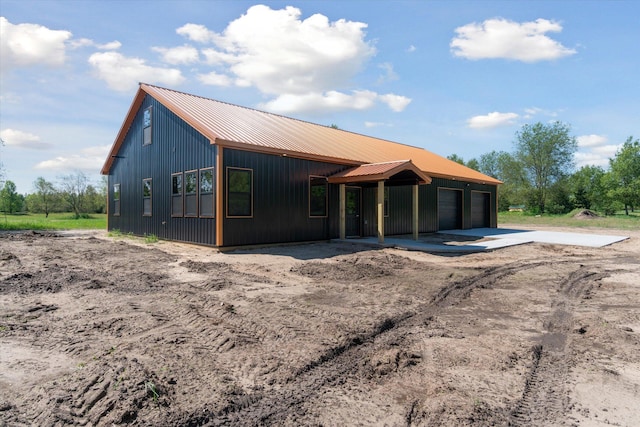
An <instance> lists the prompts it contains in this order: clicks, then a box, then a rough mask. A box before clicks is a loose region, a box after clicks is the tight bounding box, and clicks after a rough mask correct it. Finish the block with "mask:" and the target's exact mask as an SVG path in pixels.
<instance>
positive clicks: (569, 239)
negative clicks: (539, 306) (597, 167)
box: [440, 228, 629, 248]
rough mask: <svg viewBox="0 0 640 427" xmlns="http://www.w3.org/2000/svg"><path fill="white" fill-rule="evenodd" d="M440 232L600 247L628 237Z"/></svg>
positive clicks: (486, 230)
mask: <svg viewBox="0 0 640 427" xmlns="http://www.w3.org/2000/svg"><path fill="white" fill-rule="evenodd" d="M440 233H441V234H453V235H456V236H468V237H482V238H490V239H510V240H523V241H529V242H538V243H551V244H556V245H575V246H589V247H593V248H600V247H603V246H607V245H610V244H612V243H616V242H620V241H622V240H625V239H628V238H629V237H627V236H612V235H603V234H591V233H567V232H559V231H540V230H535V231H532V230H518V229H509V228H472V229H469V230H446V231H441V232H440Z"/></svg>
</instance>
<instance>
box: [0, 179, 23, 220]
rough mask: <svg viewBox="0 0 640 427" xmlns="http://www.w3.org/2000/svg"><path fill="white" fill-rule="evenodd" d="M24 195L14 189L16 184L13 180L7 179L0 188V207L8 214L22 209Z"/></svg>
mask: <svg viewBox="0 0 640 427" xmlns="http://www.w3.org/2000/svg"><path fill="white" fill-rule="evenodd" d="M23 203H24V197H22V196H21V195H20V194H18V192H17V191H16V184H15V183H14V182H13V181H7V182H5V183H4V185H3V186H2V190H0V208H1V209H2V210H3V211H4V212H5V213H8V214H12V213H15V212H19V211H21V210H22V205H23Z"/></svg>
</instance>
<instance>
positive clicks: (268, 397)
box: [179, 261, 551, 426]
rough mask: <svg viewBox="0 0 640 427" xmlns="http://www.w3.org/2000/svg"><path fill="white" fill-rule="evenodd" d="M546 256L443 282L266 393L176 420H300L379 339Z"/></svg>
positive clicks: (357, 367) (355, 373) (355, 372)
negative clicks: (426, 299) (414, 305)
mask: <svg viewBox="0 0 640 427" xmlns="http://www.w3.org/2000/svg"><path fill="white" fill-rule="evenodd" d="M550 263H551V262H549V261H534V262H530V263H528V264H525V265H523V264H522V263H520V262H517V263H512V264H508V265H505V266H500V267H496V268H489V269H486V270H484V271H482V272H481V274H479V275H476V276H471V277H467V278H465V279H463V280H461V281H457V282H454V283H451V284H449V285H446V286H445V287H443V288H442V289H441V290H440V291H439V292H438V293H437V294H436V295H435V296H434V298H433V300H432V301H431V302H430V303H428V304H424V305H422V306H420V307H418V309H416V310H411V311H405V312H402V313H398V314H396V315H394V316H388V317H385V318H383V319H381V320H380V321H379V322H378V323H377V324H376V325H375V326H374V327H373V328H371V329H370V330H369V331H367V332H364V333H360V334H354V335H353V336H352V337H350V338H349V339H347V340H345V341H344V342H343V343H342V344H340V345H337V346H334V347H331V348H329V349H328V350H326V351H325V352H323V353H322V354H320V356H319V357H317V358H316V359H315V360H313V361H311V362H310V363H308V364H306V365H305V366H304V367H303V368H301V369H299V370H297V371H295V372H293V373H292V375H291V377H290V378H289V379H288V380H287V381H286V382H285V383H284V384H282V386H281V387H280V388H278V389H275V390H271V391H269V393H265V392H256V393H252V394H245V395H242V396H239V397H238V398H235V399H233V400H231V401H229V403H228V405H226V406H225V407H224V408H222V409H221V410H220V411H218V412H217V413H212V412H210V411H207V410H199V411H194V412H192V413H191V414H188V415H186V416H185V415H184V414H183V415H181V416H180V417H179V420H180V422H181V423H182V424H183V425H188V426H196V425H197V426H218V425H240V426H242V425H282V424H287V423H291V422H293V423H294V424H295V423H301V422H303V421H302V420H304V417H305V416H307V415H308V413H307V408H306V403H308V402H309V401H310V400H312V399H313V398H314V397H316V396H318V395H319V394H321V393H322V391H323V390H326V388H330V387H332V386H337V385H339V384H343V383H344V382H345V381H346V380H348V379H349V378H357V377H360V376H362V370H363V369H366V367H365V366H364V365H365V363H364V361H365V360H367V356H368V354H370V353H371V352H372V348H373V347H374V346H375V345H376V342H375V341H376V340H377V338H379V337H381V336H382V335H385V334H388V333H390V332H397V331H398V330H399V329H400V328H404V327H413V326H415V325H421V326H422V327H425V326H428V324H429V323H430V322H431V321H432V319H433V318H434V316H435V315H436V314H438V312H439V311H441V310H443V309H445V308H446V307H449V306H452V305H455V304H458V303H459V302H461V301H462V300H464V299H466V298H468V297H469V296H470V295H471V293H472V292H473V290H474V289H485V288H490V287H491V286H493V285H494V284H496V283H497V282H498V281H499V280H501V279H503V278H505V277H507V276H510V275H514V274H516V273H518V272H521V271H524V270H528V269H532V268H536V267H539V266H542V265H548V264H550ZM412 405H413V408H408V410H407V414H409V415H407V421H408V422H410V421H411V420H413V418H414V415H415V414H414V412H415V407H416V403H415V402H414V403H412Z"/></svg>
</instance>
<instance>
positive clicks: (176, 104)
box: [102, 83, 500, 184]
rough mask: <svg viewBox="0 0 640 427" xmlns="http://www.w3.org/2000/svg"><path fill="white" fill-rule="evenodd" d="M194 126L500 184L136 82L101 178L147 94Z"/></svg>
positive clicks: (221, 137)
mask: <svg viewBox="0 0 640 427" xmlns="http://www.w3.org/2000/svg"><path fill="white" fill-rule="evenodd" d="M147 94H148V95H150V96H152V97H153V98H154V99H156V100H157V101H158V102H160V103H161V104H163V105H164V106H165V107H166V108H168V109H169V110H171V111H172V112H173V113H174V114H176V115H177V116H178V117H180V118H181V119H183V120H184V121H185V122H187V123H188V124H189V125H191V126H192V127H194V128H195V129H196V130H198V131H199V132H200V133H202V134H203V135H204V136H205V137H207V138H209V139H210V141H211V143H212V144H218V145H220V146H223V147H229V148H237V149H243V150H250V151H258V152H264V153H271V154H279V155H288V156H291V157H300V158H306V159H312V160H319V161H329V162H337V163H342V164H347V165H349V164H350V165H354V166H356V165H361V164H367V163H384V162H390V161H398V159H410V160H411V162H412V164H413V165H415V166H416V167H417V168H418V169H420V170H421V171H423V172H424V173H426V174H427V175H429V176H437V177H441V178H449V179H458V180H464V181H472V182H479V183H487V184H500V181H498V180H497V179H495V178H492V177H490V176H487V175H484V174H482V173H480V172H477V171H475V170H473V169H470V168H467V167H466V166H463V165H461V164H459V163H456V162H454V161H451V160H448V159H446V158H444V157H441V156H438V155H437V154H434V153H432V152H430V151H427V150H425V149H422V148H418V147H412V146H409V145H404V144H400V143H397V142H393V141H388V140H384V139H379V138H374V137H371V136H366V135H361V134H357V133H353V132H348V131H344V130H341V129H335V128H332V127H329V126H323V125H318V124H314V123H310V122H305V121H302V120H297V119H293V118H289V117H285V116H281V115H277V114H272V113H267V112H264V111H259V110H254V109H251V108H246V107H241V106H237V105H233V104H228V103H225V102H220V101H216V100H213V99H208V98H203V97H200V96H196V95H190V94H187V93H183V92H178V91H175V90H171V89H165V88H161V87H158V86H153V85H148V84H144V83H141V84H140V87H139V89H138V92H137V94H136V96H135V98H134V100H133V102H132V104H131V107H130V108H129V112H128V114H127V116H126V118H125V121H124V122H123V124H122V127H121V128H120V132H119V133H118V136H117V137H116V140H115V142H114V144H113V147H112V149H111V152H110V153H109V157H108V158H107V160H106V162H105V164H104V166H103V168H102V173H103V174H108V173H109V170H110V168H111V165H112V163H113V160H114V158H115V157H114V156H115V155H117V153H118V150H119V149H120V146H121V145H122V143H123V142H124V139H125V137H126V134H127V132H128V130H129V127H130V126H131V124H132V122H133V119H134V117H135V114H136V112H137V110H138V109H139V108H140V105H141V104H142V101H143V100H144V97H145V96H146V95H147Z"/></svg>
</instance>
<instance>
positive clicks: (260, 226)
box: [221, 149, 345, 246]
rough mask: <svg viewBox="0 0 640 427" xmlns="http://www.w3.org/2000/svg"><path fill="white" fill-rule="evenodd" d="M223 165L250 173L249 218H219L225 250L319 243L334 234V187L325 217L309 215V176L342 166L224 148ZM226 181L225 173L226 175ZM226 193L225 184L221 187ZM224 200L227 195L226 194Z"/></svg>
mask: <svg viewBox="0 0 640 427" xmlns="http://www.w3.org/2000/svg"><path fill="white" fill-rule="evenodd" d="M223 161H224V167H225V169H226V168H228V167H238V168H248V169H252V170H253V217H251V218H226V217H225V219H224V236H223V237H224V246H237V245H249V244H263V243H276V242H301V241H311V240H324V239H328V238H332V237H336V236H337V228H338V226H337V223H336V224H335V225H334V224H333V221H332V219H331V217H332V216H335V215H336V214H337V210H336V209H333V206H336V205H337V200H335V201H334V198H335V197H334V196H333V193H337V191H336V190H335V189H333V187H334V186H329V187H328V189H329V208H330V209H329V210H330V216H328V217H322V218H311V217H309V176H310V175H316V176H329V175H332V174H334V173H336V172H339V171H341V170H343V169H345V166H343V165H335V164H331V163H323V162H314V161H309V160H302V159H295V158H291V157H286V156H276V155H269V154H261V153H253V152H249V151H242V150H233V149H226V150H225V156H224V159H223ZM225 179H226V173H225ZM221 188H223V189H225V190H226V183H223V186H222V187H221ZM225 199H226V195H225Z"/></svg>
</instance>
